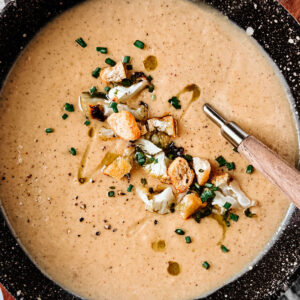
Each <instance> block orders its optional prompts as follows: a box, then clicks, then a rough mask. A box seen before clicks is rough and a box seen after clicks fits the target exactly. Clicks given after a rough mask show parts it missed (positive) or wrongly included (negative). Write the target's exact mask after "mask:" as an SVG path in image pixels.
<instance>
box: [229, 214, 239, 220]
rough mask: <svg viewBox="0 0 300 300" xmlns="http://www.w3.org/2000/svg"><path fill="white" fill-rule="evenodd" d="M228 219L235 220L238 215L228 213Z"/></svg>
mask: <svg viewBox="0 0 300 300" xmlns="http://www.w3.org/2000/svg"><path fill="white" fill-rule="evenodd" d="M229 217H230V219H231V220H233V221H234V222H237V221H238V219H239V216H238V215H236V214H233V213H230V215H229Z"/></svg>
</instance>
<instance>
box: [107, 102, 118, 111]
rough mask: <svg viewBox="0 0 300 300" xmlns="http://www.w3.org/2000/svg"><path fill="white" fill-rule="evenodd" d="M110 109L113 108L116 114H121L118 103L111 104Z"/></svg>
mask: <svg viewBox="0 0 300 300" xmlns="http://www.w3.org/2000/svg"><path fill="white" fill-rule="evenodd" d="M109 107H110V108H112V110H113V111H114V112H115V113H117V112H119V110H118V103H116V102H111V103H110V105H109Z"/></svg>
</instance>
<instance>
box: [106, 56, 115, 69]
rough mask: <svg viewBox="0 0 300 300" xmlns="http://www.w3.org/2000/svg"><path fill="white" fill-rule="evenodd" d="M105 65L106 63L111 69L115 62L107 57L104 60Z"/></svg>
mask: <svg viewBox="0 0 300 300" xmlns="http://www.w3.org/2000/svg"><path fill="white" fill-rule="evenodd" d="M105 63H107V64H108V65H110V66H112V67H113V66H115V65H116V62H115V61H114V60H112V59H111V58H109V57H108V58H107V59H106V60H105Z"/></svg>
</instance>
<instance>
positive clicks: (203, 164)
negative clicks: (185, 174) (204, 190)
mask: <svg viewBox="0 0 300 300" xmlns="http://www.w3.org/2000/svg"><path fill="white" fill-rule="evenodd" d="M193 168H194V170H195V173H196V177H197V182H198V183H199V185H204V184H205V183H206V182H207V180H208V178H209V174H210V170H211V167H210V163H209V161H208V160H207V159H202V158H199V157H193Z"/></svg>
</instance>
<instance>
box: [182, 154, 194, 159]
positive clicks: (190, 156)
mask: <svg viewBox="0 0 300 300" xmlns="http://www.w3.org/2000/svg"><path fill="white" fill-rule="evenodd" d="M184 158H185V159H186V160H187V161H193V156H192V155H189V154H186V155H185V156H184Z"/></svg>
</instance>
